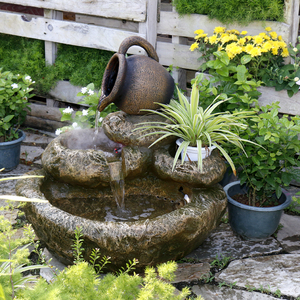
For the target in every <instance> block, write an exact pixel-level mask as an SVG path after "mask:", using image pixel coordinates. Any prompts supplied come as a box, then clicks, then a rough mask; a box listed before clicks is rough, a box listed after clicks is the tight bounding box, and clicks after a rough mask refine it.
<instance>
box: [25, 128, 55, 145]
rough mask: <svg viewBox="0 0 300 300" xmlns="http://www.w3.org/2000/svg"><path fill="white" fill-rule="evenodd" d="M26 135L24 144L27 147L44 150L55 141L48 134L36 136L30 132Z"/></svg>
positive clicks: (26, 132)
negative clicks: (36, 147)
mask: <svg viewBox="0 0 300 300" xmlns="http://www.w3.org/2000/svg"><path fill="white" fill-rule="evenodd" d="M25 134H26V138H25V140H24V141H23V144H25V145H31V146H39V147H43V148H44V147H46V146H47V145H48V144H49V143H50V142H51V141H52V140H53V137H50V136H48V135H46V134H36V133H31V132H28V131H25Z"/></svg>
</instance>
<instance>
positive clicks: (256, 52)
mask: <svg viewBox="0 0 300 300" xmlns="http://www.w3.org/2000/svg"><path fill="white" fill-rule="evenodd" d="M249 54H250V55H251V57H256V56H259V55H261V49H260V48H258V47H254V48H253V49H252V50H251V51H250V52H249Z"/></svg>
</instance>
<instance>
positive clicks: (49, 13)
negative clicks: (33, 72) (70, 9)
mask: <svg viewBox="0 0 300 300" xmlns="http://www.w3.org/2000/svg"><path fill="white" fill-rule="evenodd" d="M44 17H45V18H46V19H57V20H62V19H63V13H62V12H61V11H57V10H52V9H45V10H44ZM56 56H57V43H52V42H47V41H45V60H46V64H50V65H53V64H54V62H55V60H56Z"/></svg>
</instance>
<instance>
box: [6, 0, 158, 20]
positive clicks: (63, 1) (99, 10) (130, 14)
mask: <svg viewBox="0 0 300 300" xmlns="http://www.w3.org/2000/svg"><path fill="white" fill-rule="evenodd" d="M151 1H152V0H151ZM4 2H5V3H11V4H20V5H24V6H33V7H40V8H47V9H53V10H59V11H66V12H73V13H79V14H86V15H91V16H99V17H106V18H116V19H125V20H131V21H137V22H145V21H146V11H147V10H146V9H147V6H146V4H147V0H114V1H112V0H4Z"/></svg>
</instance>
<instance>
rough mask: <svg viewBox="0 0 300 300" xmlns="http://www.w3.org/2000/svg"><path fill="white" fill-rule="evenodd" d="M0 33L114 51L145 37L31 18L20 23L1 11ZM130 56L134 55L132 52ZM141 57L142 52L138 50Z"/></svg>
mask: <svg viewBox="0 0 300 300" xmlns="http://www.w3.org/2000/svg"><path fill="white" fill-rule="evenodd" d="M0 20H1V22H0V32H2V33H6V34H11V35H19V36H24V37H29V38H34V39H39V40H45V41H49V42H56V43H62V44H69V45H75V46H82V47H87V48H97V49H104V50H109V51H117V50H118V48H119V46H120V44H121V42H122V41H123V40H124V39H125V38H127V37H129V36H132V35H139V36H142V37H144V38H145V35H143V34H139V33H135V32H129V31H122V30H117V29H111V28H106V27H101V26H96V25H89V24H81V23H77V22H71V21H60V20H49V19H46V18H43V17H33V18H32V19H31V20H30V22H25V21H23V19H22V17H21V14H17V13H8V12H3V11H2V12H1V11H0ZM129 52H130V53H136V52H134V48H131V49H130V51H129ZM138 53H141V50H138Z"/></svg>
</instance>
